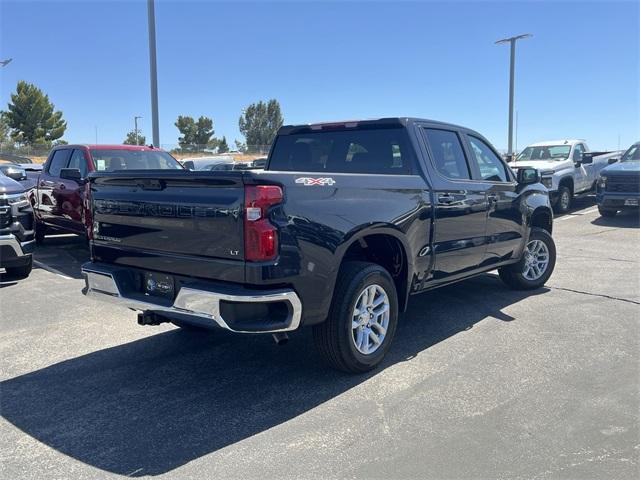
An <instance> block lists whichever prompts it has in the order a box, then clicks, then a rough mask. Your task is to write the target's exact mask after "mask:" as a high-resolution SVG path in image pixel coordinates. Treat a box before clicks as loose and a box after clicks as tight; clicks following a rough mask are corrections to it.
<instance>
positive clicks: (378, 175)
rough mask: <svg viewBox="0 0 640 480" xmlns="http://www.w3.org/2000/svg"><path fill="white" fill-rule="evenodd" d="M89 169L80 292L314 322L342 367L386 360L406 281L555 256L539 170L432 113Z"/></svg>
mask: <svg viewBox="0 0 640 480" xmlns="http://www.w3.org/2000/svg"><path fill="white" fill-rule="evenodd" d="M89 182H90V186H91V188H90V195H91V197H90V199H89V202H90V204H91V206H92V212H93V223H92V227H93V235H92V241H91V245H92V249H91V250H92V260H91V262H90V263H87V264H85V265H83V267H82V270H83V273H84V275H85V277H86V287H85V289H84V290H83V292H84V293H85V294H87V295H90V296H95V297H97V298H101V299H103V300H105V301H112V302H117V303H120V304H123V305H125V306H128V307H130V308H131V309H134V310H137V311H138V312H140V313H139V315H138V322H139V323H140V324H144V325H157V324H159V323H162V322H173V323H175V324H176V325H179V326H182V327H187V328H192V327H200V328H214V327H216V326H217V327H222V328H225V329H228V330H231V331H235V332H239V333H272V334H274V336H275V339H276V341H278V342H282V341H283V340H286V332H290V331H294V330H297V329H298V328H300V327H302V326H312V327H313V335H314V340H315V342H316V344H317V347H318V350H319V352H320V354H321V355H322V357H323V358H324V359H325V360H326V361H327V362H328V363H329V364H330V365H332V366H333V367H335V368H338V369H341V370H345V371H349V372H363V371H366V370H370V369H372V368H374V367H375V366H376V365H378V364H379V363H380V362H381V361H382V359H383V357H384V356H385V354H386V352H387V351H388V350H389V347H390V343H391V341H392V338H393V336H394V332H395V330H396V326H397V322H398V312H399V311H404V310H405V309H406V307H407V303H408V299H409V296H410V295H411V294H416V293H420V292H424V291H426V290H429V289H433V288H436V287H439V286H443V285H447V284H450V283H453V282H456V281H459V280H462V279H465V278H469V277H471V276H473V275H477V274H479V273H482V272H487V271H490V270H495V269H498V271H499V273H500V278H502V280H503V281H504V282H505V283H506V284H507V285H508V286H510V287H511V288H515V289H535V288H539V287H541V286H542V285H544V283H545V282H546V281H547V279H548V278H549V277H550V276H551V273H552V272H553V268H554V265H555V258H556V257H555V245H554V241H553V238H552V237H551V232H552V227H553V213H552V211H551V206H550V203H549V197H548V193H547V189H546V188H544V187H543V186H542V185H541V184H540V176H539V173H538V171H537V170H536V169H534V168H521V169H519V170H518V172H517V176H516V175H515V174H514V173H513V172H512V171H511V170H510V169H509V167H508V166H507V164H506V163H504V162H503V161H502V159H501V158H500V155H499V154H498V153H496V150H495V149H494V148H493V147H492V146H491V145H490V144H489V142H488V141H487V140H486V139H485V138H484V137H482V136H481V135H480V134H479V133H477V132H474V131H472V130H469V129H466V128H463V127H458V126H455V125H450V124H445V123H440V122H434V121H430V120H421V119H410V118H385V119H380V120H367V121H350V122H347V123H332V124H318V125H297V126H287V127H282V128H281V129H280V130H279V132H278V135H277V137H276V139H275V143H274V145H273V148H272V151H271V153H270V154H269V158H268V160H267V163H266V167H265V169H264V170H244V171H227V172H223V171H219V172H201V171H196V172H185V171H164V172H158V171H153V172H135V174H132V173H129V172H126V171H118V172H96V173H94V174H92V175H91V176H90V178H89ZM132 185H138V186H139V187H138V188H132ZM132 205H135V206H136V208H132ZM163 206H170V207H171V208H165V209H164V210H163V209H162V207H163ZM434 298H435V297H434Z"/></svg>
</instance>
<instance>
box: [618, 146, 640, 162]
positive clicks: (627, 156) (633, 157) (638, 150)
mask: <svg viewBox="0 0 640 480" xmlns="http://www.w3.org/2000/svg"><path fill="white" fill-rule="evenodd" d="M637 160H640V143H636V144H634V145H631V147H629V150H627V151H626V152H624V155H622V158H621V159H620V161H622V162H633V161H637Z"/></svg>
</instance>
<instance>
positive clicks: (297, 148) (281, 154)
mask: <svg viewBox="0 0 640 480" xmlns="http://www.w3.org/2000/svg"><path fill="white" fill-rule="evenodd" d="M413 164H414V157H413V149H412V147H411V144H410V143H409V138H408V136H407V132H406V130H405V129H404V128H375V129H353V130H351V129H345V130H337V131H336V130H319V131H312V132H305V133H294V134H290V135H282V136H279V137H277V138H276V143H275V145H274V147H273V152H272V154H271V160H270V163H269V170H279V171H289V172H326V173H368V174H385V175H409V174H411V173H412V171H413Z"/></svg>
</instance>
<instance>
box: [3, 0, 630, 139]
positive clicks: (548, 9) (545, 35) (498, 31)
mask: <svg viewBox="0 0 640 480" xmlns="http://www.w3.org/2000/svg"><path fill="white" fill-rule="evenodd" d="M639 5H640V2H638V1H631V2H614V1H607V2H566V3H559V2H550V1H548V2H508V3H503V2H473V3H468V2H467V3H464V2H448V3H438V2H426V1H424V2H366V3H365V2H303V1H298V2H289V3H284V2H268V1H264V2H258V3H251V2H242V1H235V2H227V3H224V2H211V1H208V2H205V1H182V2H177V1H173V2H171V1H162V0H159V1H157V4H156V22H157V35H158V42H157V43H158V85H159V96H160V102H159V105H160V141H161V144H162V145H163V146H170V145H173V144H175V143H177V137H178V131H177V129H176V128H175V127H174V125H173V123H174V122H175V119H176V117H177V116H178V115H181V114H182V115H192V116H195V117H197V116H199V115H206V116H209V117H212V118H213V119H214V124H215V130H216V133H215V134H216V136H222V135H226V137H227V140H228V142H229V143H230V144H232V142H233V140H234V139H236V138H238V139H241V136H240V133H239V131H238V117H239V115H240V113H241V110H242V108H243V107H245V106H246V105H248V104H250V103H252V102H254V101H257V100H260V99H265V100H266V99H269V98H276V99H278V100H279V101H280V103H281V105H282V109H283V114H284V117H285V123H309V122H315V121H322V120H340V119H355V118H374V117H385V116H418V117H426V118H432V119H436V120H443V121H449V122H453V123H458V124H462V125H465V126H467V127H470V128H473V129H476V130H478V131H480V132H481V133H483V134H484V135H485V136H487V137H488V138H489V140H491V141H492V142H493V143H494V144H495V146H496V147H497V148H498V149H501V150H503V149H506V146H507V105H508V65H509V63H508V62H509V48H508V47H507V46H504V45H503V46H498V45H494V41H496V40H498V39H500V38H503V37H507V36H511V35H515V34H520V33H532V34H533V35H534V36H533V38H531V39H527V40H524V41H522V42H520V43H519V44H518V51H517V61H516V109H517V111H518V120H519V121H518V146H519V147H520V148H522V147H523V146H524V145H525V144H527V143H531V142H534V141H540V140H545V139H556V138H566V137H577V138H584V139H586V140H587V141H588V143H589V144H590V146H591V148H592V149H613V148H617V147H618V141H620V145H621V147H623V148H624V147H626V146H628V145H629V144H631V143H632V142H633V141H636V140H640V120H639V108H640V107H639V100H640V87H639V62H640V51H639V50H640V45H639V44H640V39H639V30H640V8H639ZM0 42H1V43H0V57H2V59H5V58H9V57H12V58H13V62H12V63H10V64H9V65H7V66H6V67H4V68H0V86H1V92H0V108H2V109H5V108H6V103H7V101H8V100H9V96H10V93H11V91H13V90H14V89H15V85H16V83H17V81H18V80H21V79H23V80H26V81H29V82H32V83H35V84H36V85H37V86H39V87H40V88H42V89H43V90H44V91H45V92H46V93H47V94H48V95H49V97H50V99H51V100H52V101H53V102H54V103H55V105H56V108H58V109H61V110H62V111H63V112H64V118H65V119H66V120H67V123H68V129H67V132H66V134H65V137H64V138H65V139H66V140H68V141H69V142H86V143H93V142H94V141H95V130H94V128H95V126H97V129H98V141H99V142H100V143H121V142H122V140H123V139H124V137H125V134H126V132H127V131H129V130H131V129H133V117H134V115H142V117H144V118H143V119H142V121H141V124H140V125H141V128H142V130H143V133H144V134H146V136H147V141H150V138H151V114H150V95H149V63H148V62H149V61H148V44H147V10H146V2H144V1H128V2H125V1H108V2H97V1H83V2H60V1H49V2H32V1H15V0H14V1H12V0H0ZM618 139H619V140H618Z"/></svg>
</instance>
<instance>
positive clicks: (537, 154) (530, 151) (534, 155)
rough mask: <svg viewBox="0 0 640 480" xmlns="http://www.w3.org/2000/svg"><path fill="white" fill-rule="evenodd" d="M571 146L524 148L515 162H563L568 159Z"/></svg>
mask: <svg viewBox="0 0 640 480" xmlns="http://www.w3.org/2000/svg"><path fill="white" fill-rule="evenodd" d="M570 152H571V145H541V146H539V147H527V148H525V149H524V150H523V151H522V152H521V153H520V155H518V158H517V159H516V160H535V161H537V160H564V159H565V158H569V153H570Z"/></svg>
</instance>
